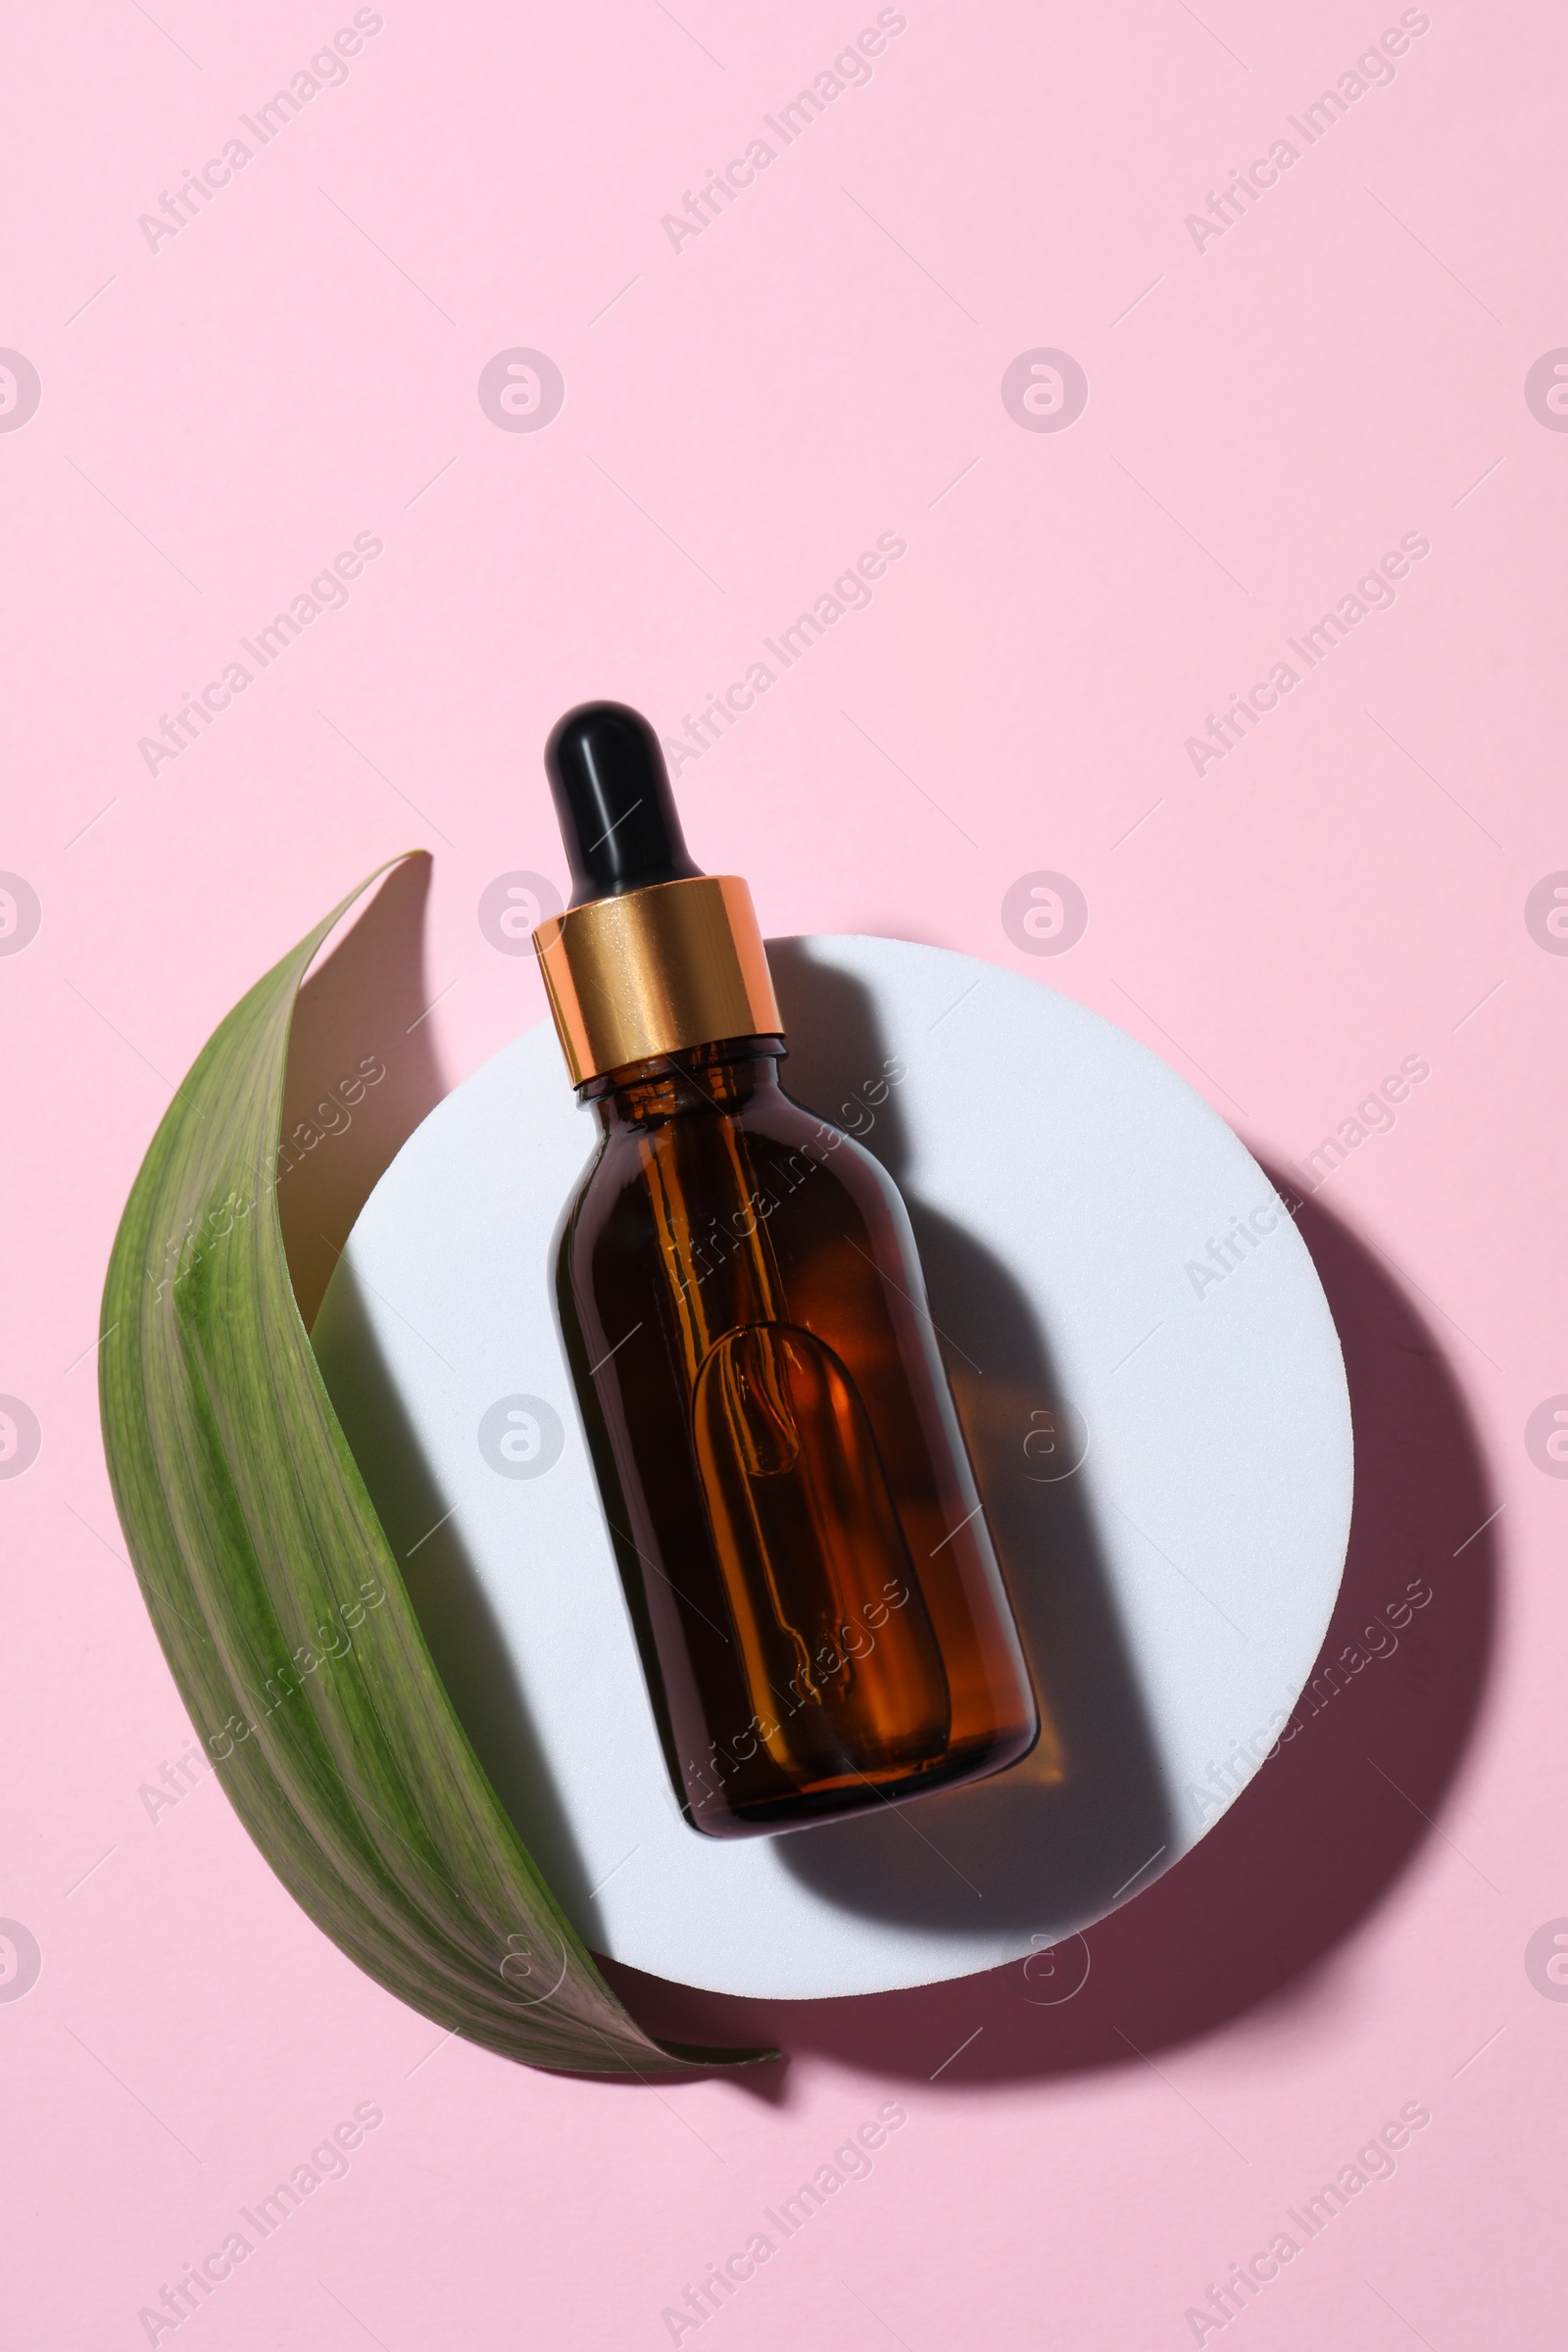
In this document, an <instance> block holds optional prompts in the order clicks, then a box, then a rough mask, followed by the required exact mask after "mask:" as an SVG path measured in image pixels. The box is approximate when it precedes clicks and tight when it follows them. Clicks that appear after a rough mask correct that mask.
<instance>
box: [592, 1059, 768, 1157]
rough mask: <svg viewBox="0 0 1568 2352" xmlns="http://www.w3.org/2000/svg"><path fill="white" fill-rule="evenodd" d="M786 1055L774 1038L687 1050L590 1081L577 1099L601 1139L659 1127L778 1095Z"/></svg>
mask: <svg viewBox="0 0 1568 2352" xmlns="http://www.w3.org/2000/svg"><path fill="white" fill-rule="evenodd" d="M787 1051H788V1049H787V1048H786V1046H785V1043H784V1040H783V1038H782V1037H777V1036H774V1037H726V1038H720V1039H718V1040H717V1041H716V1042H715V1043H714V1044H712V1045H706V1046H686V1047H683V1048H682V1049H681V1050H680V1051H679V1052H678V1053H674V1054H656V1055H654V1056H653V1057H652V1058H651V1059H648V1060H645V1061H629V1062H624V1063H622V1065H621V1066H620V1068H619V1069H615V1070H606V1071H605V1072H604V1073H603V1074H602V1075H601V1076H600V1077H597V1078H589V1079H587V1080H585V1081H584V1083H583V1084H582V1085H581V1086H579V1087H578V1089H577V1100H578V1102H579V1103H592V1104H593V1108H594V1114H595V1116H596V1117H597V1119H598V1121H599V1124H600V1127H601V1128H602V1130H603V1131H604V1133H605V1134H606V1135H610V1134H612V1133H613V1132H615V1131H616V1130H618V1129H622V1128H647V1127H659V1126H663V1125H664V1124H665V1123H666V1122H667V1121H668V1120H670V1119H678V1118H686V1117H689V1116H691V1115H692V1114H693V1113H694V1112H712V1111H715V1110H718V1111H725V1110H728V1111H733V1110H738V1109H740V1108H741V1107H742V1106H743V1105H744V1104H745V1103H749V1102H751V1101H752V1100H753V1099H754V1097H756V1096H758V1095H761V1094H766V1093H770V1092H776V1091H777V1087H778V1065H779V1061H780V1059H781V1057H782V1056H783V1054H785V1053H786V1052H787Z"/></svg>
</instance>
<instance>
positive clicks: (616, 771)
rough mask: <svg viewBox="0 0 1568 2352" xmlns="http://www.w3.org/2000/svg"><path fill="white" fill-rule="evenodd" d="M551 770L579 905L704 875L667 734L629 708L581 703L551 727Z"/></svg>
mask: <svg viewBox="0 0 1568 2352" xmlns="http://www.w3.org/2000/svg"><path fill="white" fill-rule="evenodd" d="M545 772H546V774H547V775H548V776H549V778H550V790H551V793H552V794H553V796H554V798H555V804H556V814H557V816H558V817H559V818H560V820H561V837H562V840H563V841H564V843H565V846H566V858H567V860H568V862H569V864H570V866H571V904H572V905H573V907H581V906H582V905H583V904H584V903H585V902H586V901H587V900H589V899H610V898H616V897H618V896H619V895H620V893H621V892H622V891H627V890H644V889H646V888H647V887H648V885H649V884H650V883H651V882H680V881H685V880H688V879H689V878H691V877H692V876H694V875H698V874H701V872H702V870H703V869H702V867H701V866H700V865H695V864H693V862H692V858H691V856H690V853H689V852H688V850H687V848H686V841H685V837H684V835H683V834H682V832H681V829H680V818H679V817H678V816H677V815H676V813H675V799H674V795H673V794H672V792H671V791H670V788H669V776H668V773H667V771H666V769H665V766H664V755H663V753H662V751H661V749H660V744H659V737H658V736H657V735H656V734H655V733H654V730H653V728H652V727H651V726H650V725H649V723H648V721H647V719H646V718H644V717H643V715H642V713H641V712H640V711H628V710H627V708H626V706H625V704H624V703H581V704H579V705H578V707H577V709H576V710H575V711H567V712H566V715H565V717H564V718H562V719H558V720H557V722H556V724H555V726H554V727H553V728H552V729H551V734H550V741H549V742H548V743H547V744H546V745H545Z"/></svg>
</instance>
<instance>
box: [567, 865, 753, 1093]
mask: <svg viewBox="0 0 1568 2352" xmlns="http://www.w3.org/2000/svg"><path fill="white" fill-rule="evenodd" d="M533 942H534V947H535V949H536V950H537V952H538V956H539V968H540V970H541V971H542V972H543V974H544V981H545V988H546V991H547V993H548V995H549V998H550V1009H551V1011H552V1013H553V1014H554V1015H555V1022H556V1035H557V1036H558V1037H559V1038H560V1040H561V1047H562V1052H563V1053H564V1054H565V1056H566V1067H567V1069H568V1070H569V1071H570V1072H571V1082H572V1085H573V1086H581V1085H582V1084H583V1082H584V1080H585V1079H588V1078H597V1077H600V1076H601V1075H602V1074H603V1073H604V1072H605V1071H606V1070H614V1069H619V1068H620V1067H621V1066H622V1064H623V1063H625V1062H629V1061H646V1060H648V1059H649V1058H651V1057H652V1056H653V1055H654V1054H678V1053H680V1052H681V1051H682V1050H683V1049H685V1048H686V1047H689V1046H707V1045H712V1044H714V1043H715V1042H716V1041H717V1040H718V1039H719V1038H723V1037H770V1036H774V1035H777V1034H779V1033H780V1032H781V1031H782V1029H783V1023H782V1021H781V1020H780V1018H779V1010H778V1000H777V998H776V997H775V996H774V994H773V982H772V977H771V975H770V973H769V971H768V968H767V954H766V951H765V950H764V948H763V946H762V935H761V932H760V929H759V928H758V922H757V912H756V909H755V908H754V907H753V905H752V894H751V892H750V890H749V889H748V888H747V886H746V884H745V883H744V882H743V881H741V879H740V878H739V876H738V875H736V874H697V875H693V876H691V877H690V878H689V879H687V880H685V881H680V882H654V883H651V884H650V885H649V886H648V888H647V889H645V890H628V891H625V892H623V893H622V894H621V895H620V896H619V897H618V898H610V899H592V900H590V901H589V903H588V905H587V906H585V907H568V909H567V911H566V912H565V913H564V914H555V915H551V916H550V917H549V919H548V920H547V921H545V922H542V923H541V924H540V925H539V927H538V929H537V930H536V931H535V932H534V935H533Z"/></svg>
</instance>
